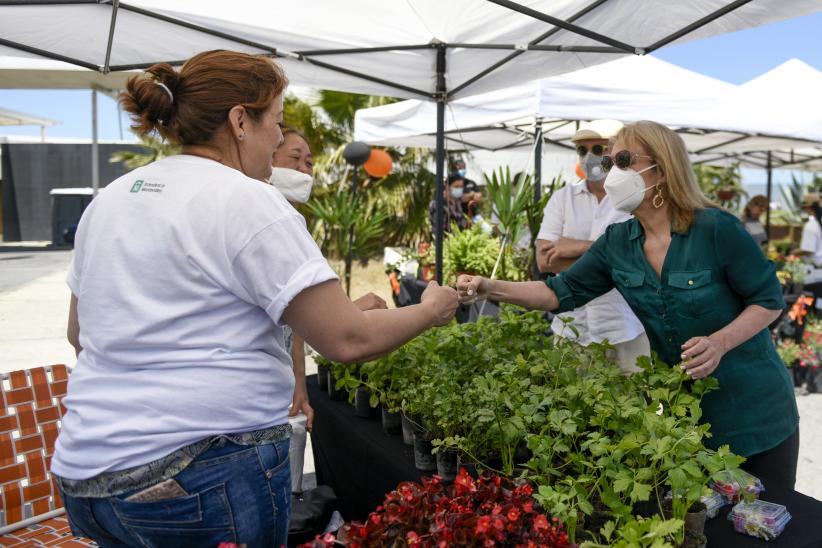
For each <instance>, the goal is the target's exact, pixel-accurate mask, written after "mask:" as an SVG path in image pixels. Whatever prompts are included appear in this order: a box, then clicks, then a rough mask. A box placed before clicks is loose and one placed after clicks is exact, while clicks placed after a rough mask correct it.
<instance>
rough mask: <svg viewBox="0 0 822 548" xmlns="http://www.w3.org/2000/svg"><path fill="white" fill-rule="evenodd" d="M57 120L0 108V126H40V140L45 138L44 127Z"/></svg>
mask: <svg viewBox="0 0 822 548" xmlns="http://www.w3.org/2000/svg"><path fill="white" fill-rule="evenodd" d="M59 123H60V122H58V121H57V120H50V119H49V118H42V117H40V116H34V115H33V114H26V113H25V112H17V111H16V110H10V109H7V108H0V126H40V140H41V141H45V139H46V127H48V126H53V125H56V124H59Z"/></svg>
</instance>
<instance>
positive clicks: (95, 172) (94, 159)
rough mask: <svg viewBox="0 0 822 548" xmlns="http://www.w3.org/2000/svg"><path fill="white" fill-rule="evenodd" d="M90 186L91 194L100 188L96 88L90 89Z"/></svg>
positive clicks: (94, 193) (95, 193)
mask: <svg viewBox="0 0 822 548" xmlns="http://www.w3.org/2000/svg"><path fill="white" fill-rule="evenodd" d="M91 188H92V189H93V190H92V192H93V196H97V192H99V190H100V148H99V143H98V142H97V90H96V89H92V90H91Z"/></svg>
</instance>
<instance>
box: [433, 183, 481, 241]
mask: <svg viewBox="0 0 822 548" xmlns="http://www.w3.org/2000/svg"><path fill="white" fill-rule="evenodd" d="M464 188H465V180H464V179H463V178H462V175H459V174H454V175H450V176H449V177H448V182H447V184H446V185H445V188H444V189H443V192H444V196H445V204H444V206H445V207H443V209H442V219H441V221H442V224H443V232H445V233H449V232H451V226H452V223H453V224H455V225H456V226H457V229H458V230H465V229H466V228H469V227H470V226H471V220H470V219H469V218H468V216H467V215H466V214H465V210H464V209H463V205H462V195H463V190H464ZM428 218H429V220H430V221H431V231H432V232H433V233H434V234H436V233H437V200H431V203H430V204H429V205H428Z"/></svg>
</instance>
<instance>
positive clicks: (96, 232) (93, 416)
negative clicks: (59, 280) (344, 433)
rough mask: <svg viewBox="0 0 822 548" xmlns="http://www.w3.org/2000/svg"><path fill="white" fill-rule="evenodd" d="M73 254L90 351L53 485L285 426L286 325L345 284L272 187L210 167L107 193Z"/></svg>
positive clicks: (192, 161) (170, 162)
mask: <svg viewBox="0 0 822 548" xmlns="http://www.w3.org/2000/svg"><path fill="white" fill-rule="evenodd" d="M75 245H76V247H75V251H74V259H73V261H72V265H71V268H70V271H69V275H68V284H69V286H70V287H71V291H72V293H73V294H74V295H75V296H76V297H77V298H78V303H79V306H78V317H79V322H80V344H81V346H82V347H83V351H82V352H81V353H80V356H79V357H78V360H77V366H76V367H75V369H74V371H73V372H72V374H71V377H70V380H69V390H68V395H67V396H66V398H65V400H64V403H65V405H66V407H67V408H68V414H67V415H66V416H65V418H64V420H63V423H62V427H61V429H60V436H59V438H58V439H57V445H56V451H55V454H54V458H53V461H52V470H53V471H54V472H55V473H56V474H57V475H59V476H63V477H66V478H70V479H85V478H89V477H92V476H95V475H97V474H99V473H101V472H104V471H111V470H123V469H126V468H130V467H133V466H138V465H141V464H145V463H148V462H151V461H153V460H156V459H158V458H160V457H163V456H165V455H167V454H169V453H171V452H173V451H175V450H176V449H179V448H180V447H183V446H185V445H188V444H190V443H193V442H195V441H197V440H200V439H203V438H205V437H208V436H211V435H214V434H220V433H230V432H245V431H250V430H256V429H261V428H267V427H270V426H273V425H277V424H285V423H286V422H288V418H287V415H288V405H289V404H290V403H291V400H292V396H293V387H294V375H293V373H292V371H291V359H290V357H289V356H288V355H287V354H286V352H285V349H284V348H283V337H282V324H281V322H280V316H281V315H282V313H283V311H284V310H285V308H286V307H287V306H288V304H289V302H290V301H291V299H293V298H294V297H295V296H296V295H297V294H299V293H300V292H301V291H302V290H303V289H305V288H307V287H311V286H313V285H316V284H319V283H321V282H325V281H328V280H332V279H336V277H337V276H336V274H335V273H334V271H333V270H332V269H331V268H330V267H329V265H328V263H327V261H326V260H325V259H324V258H323V256H322V254H321V253H320V250H319V249H318V248H317V246H316V244H315V243H314V241H313V240H312V238H311V236H310V235H309V234H308V232H307V230H306V228H305V220H304V219H303V218H302V216H301V215H299V214H298V213H297V212H296V211H295V210H294V208H292V207H291V206H290V205H289V204H288V202H287V201H286V200H285V198H283V196H282V194H280V193H279V192H278V191H277V190H276V189H275V188H274V187H272V186H270V185H266V184H264V183H262V182H260V181H256V180H253V179H250V178H248V177H246V176H245V175H243V174H242V173H240V172H239V171H237V170H234V169H231V168H228V167H225V166H223V165H221V164H219V163H217V162H214V161H211V160H208V159H205V158H200V157H196V156H189V155H179V156H173V157H170V158H166V159H164V160H160V161H158V162H155V163H153V164H151V165H149V166H146V167H143V168H139V169H136V170H134V171H132V172H131V173H128V174H126V175H124V176H123V177H120V178H119V179H117V180H116V181H114V182H113V183H111V184H110V185H109V186H108V187H106V188H105V189H104V190H103V191H102V192H100V194H99V195H98V196H97V197H96V198H95V199H94V201H93V202H92V203H91V205H90V206H89V208H88V209H87V210H86V212H85V214H84V215H83V218H82V220H81V222H80V226H79V228H78V230H77V235H76V240H75Z"/></svg>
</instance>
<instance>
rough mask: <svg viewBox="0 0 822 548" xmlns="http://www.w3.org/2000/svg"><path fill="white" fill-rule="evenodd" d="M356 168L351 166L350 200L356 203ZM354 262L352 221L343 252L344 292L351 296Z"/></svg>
mask: <svg viewBox="0 0 822 548" xmlns="http://www.w3.org/2000/svg"><path fill="white" fill-rule="evenodd" d="M357 169H359V168H358V166H351V201H352V202H353V203H354V205H355V206H356V205H357V184H358V181H357ZM353 262H354V223H353V222H352V223H351V226H349V227H348V252H347V253H346V254H345V294H346V295H348V297H349V298H350V297H351V264H352V263H353Z"/></svg>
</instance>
